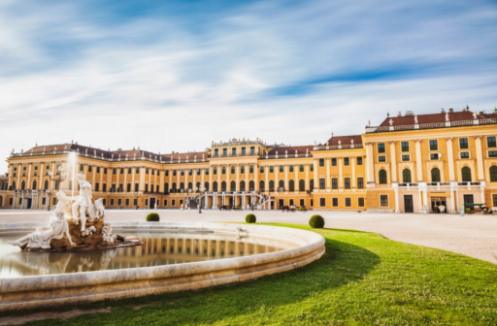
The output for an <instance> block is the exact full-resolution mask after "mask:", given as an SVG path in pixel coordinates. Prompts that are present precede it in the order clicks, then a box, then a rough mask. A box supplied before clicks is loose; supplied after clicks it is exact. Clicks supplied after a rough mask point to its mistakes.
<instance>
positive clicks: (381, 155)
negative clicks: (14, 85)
mask: <svg viewBox="0 0 497 326" xmlns="http://www.w3.org/2000/svg"><path fill="white" fill-rule="evenodd" d="M496 136H497V111H496V112H491V113H485V112H473V111H471V110H470V109H469V108H465V109H463V110H460V111H456V110H452V109H449V110H447V111H444V110H442V111H441V112H439V113H433V114H420V115H417V114H414V113H411V112H408V113H406V114H403V115H402V114H399V115H398V116H387V117H386V118H385V119H384V120H383V122H382V123H381V124H380V125H379V126H375V127H373V126H367V127H366V128H365V130H364V132H363V133H362V134H359V135H350V136H332V137H331V138H330V139H329V140H328V141H327V142H325V143H323V144H320V145H307V146H283V145H268V144H265V143H264V142H262V141H261V140H254V141H251V140H237V139H233V140H230V141H227V142H220V143H212V145H211V146H210V147H209V148H208V149H206V150H205V151H201V152H188V153H175V152H173V153H170V154H155V153H151V152H147V151H143V150H140V149H132V150H120V149H119V150H116V151H105V150H101V149H98V148H92V147H87V146H81V145H78V144H62V145H47V146H35V147H33V148H31V149H29V150H27V151H21V152H20V153H12V154H11V155H10V157H9V158H8V159H7V162H8V173H7V174H6V176H4V177H0V207H1V208H33V209H49V208H50V207H51V206H53V205H54V204H55V200H56V199H55V193H56V191H57V190H58V189H65V190H69V189H71V187H72V186H71V184H70V183H71V182H70V181H68V180H64V178H63V177H62V176H63V175H64V173H63V172H62V170H64V169H65V168H66V164H67V161H68V153H70V152H75V153H77V167H76V169H77V171H78V172H79V173H82V174H84V175H85V177H86V179H87V180H88V181H89V182H90V183H91V184H92V186H93V191H94V193H95V197H97V198H98V197H100V198H103V199H104V200H105V206H106V207H108V208H186V207H189V208H198V206H199V205H200V206H201V207H202V208H204V209H220V208H225V209H232V208H234V209H238V208H240V209H250V208H251V209H287V208H290V209H292V208H295V209H328V210H351V211H366V210H367V211H390V212H406V213H407V212H416V213H430V212H437V213H439V212H440V213H443V212H449V213H454V212H459V211H460V210H461V209H464V208H472V207H475V206H477V207H478V206H485V207H487V208H489V209H492V208H496V207H497V142H496Z"/></svg>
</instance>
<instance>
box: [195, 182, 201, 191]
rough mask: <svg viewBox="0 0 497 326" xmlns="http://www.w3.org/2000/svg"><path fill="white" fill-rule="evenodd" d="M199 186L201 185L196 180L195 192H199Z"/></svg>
mask: <svg viewBox="0 0 497 326" xmlns="http://www.w3.org/2000/svg"><path fill="white" fill-rule="evenodd" d="M200 187H201V183H200V182H197V183H196V184H195V192H199V191H200Z"/></svg>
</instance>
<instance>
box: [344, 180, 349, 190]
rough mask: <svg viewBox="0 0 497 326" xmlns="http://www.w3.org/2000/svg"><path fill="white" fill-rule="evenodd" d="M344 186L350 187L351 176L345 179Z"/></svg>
mask: <svg viewBox="0 0 497 326" xmlns="http://www.w3.org/2000/svg"><path fill="white" fill-rule="evenodd" d="M343 186H344V188H345V189H350V178H345V179H343Z"/></svg>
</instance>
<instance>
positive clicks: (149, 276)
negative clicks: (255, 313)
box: [0, 154, 325, 314]
mask: <svg viewBox="0 0 497 326" xmlns="http://www.w3.org/2000/svg"><path fill="white" fill-rule="evenodd" d="M76 164H77V155H76V154H70V155H69V157H68V164H67V166H66V167H65V171H61V172H63V173H61V176H62V177H63V178H64V181H65V182H63V183H62V184H63V186H62V188H63V189H64V191H63V190H59V191H58V192H57V195H56V196H57V204H56V206H55V208H54V209H53V210H52V211H51V212H50V218H49V223H48V227H46V228H41V229H36V230H35V231H34V232H32V233H30V234H28V235H25V236H23V237H21V238H18V237H19V235H21V234H25V233H26V232H27V230H28V229H27V228H26V226H25V225H23V224H22V223H19V224H14V225H2V224H0V314H1V313H3V312H7V311H14V310H23V309H54V307H56V306H62V305H67V304H79V303H88V302H96V301H101V300H110V299H122V298H133V297H139V296H145V295H155V294H160V293H170V292H178V291H188V290H198V289H203V288H207V287H212V286H218V285H227V284H234V283H238V282H243V281H248V280H253V279H256V278H259V277H262V276H265V275H272V274H275V273H281V272H286V271H290V270H293V269H296V268H299V267H301V266H305V265H307V264H309V263H311V262H313V261H315V260H317V259H319V258H320V257H321V256H322V255H323V254H324V252H325V247H324V239H323V237H322V236H321V235H319V234H317V233H314V232H309V231H305V230H299V229H293V228H283V227H274V226H266V225H239V224H238V225H237V224H233V223H228V224H220V223H184V224H177V223H167V222H164V221H162V222H138V223H129V222H127V223H114V229H115V230H118V231H119V233H120V234H121V235H116V234H113V233H112V228H111V226H110V224H108V223H105V221H104V216H105V209H104V205H103V200H102V199H97V200H95V201H93V198H92V197H93V196H92V187H91V184H90V183H89V182H88V181H86V180H85V178H84V176H83V175H79V174H77V173H76V170H77V169H76ZM69 180H71V182H69ZM77 185H78V186H77ZM78 187H79V193H78V194H76V191H77V190H78ZM69 194H70V195H69ZM13 239H17V240H16V241H14V242H12V240H13Z"/></svg>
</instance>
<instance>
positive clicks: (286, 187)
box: [284, 165, 289, 191]
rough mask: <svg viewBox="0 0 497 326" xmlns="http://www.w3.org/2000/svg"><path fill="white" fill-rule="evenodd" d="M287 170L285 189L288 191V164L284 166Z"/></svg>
mask: <svg viewBox="0 0 497 326" xmlns="http://www.w3.org/2000/svg"><path fill="white" fill-rule="evenodd" d="M284 171H285V191H288V173H289V172H288V165H285V166H284Z"/></svg>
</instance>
